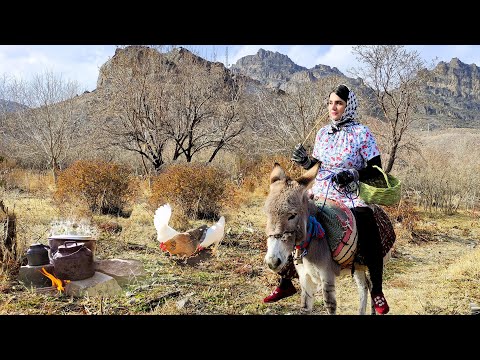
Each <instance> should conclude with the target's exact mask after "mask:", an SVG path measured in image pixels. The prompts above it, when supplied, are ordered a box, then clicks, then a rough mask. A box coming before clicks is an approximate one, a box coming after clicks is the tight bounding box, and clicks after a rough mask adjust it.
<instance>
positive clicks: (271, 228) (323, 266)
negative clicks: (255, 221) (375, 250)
mask: <svg viewBox="0 0 480 360" xmlns="http://www.w3.org/2000/svg"><path fill="white" fill-rule="evenodd" d="M319 166H320V164H319V163H317V164H316V165H315V166H314V167H312V168H311V169H310V170H308V171H307V172H306V173H305V174H303V175H302V176H301V177H299V178H298V179H296V180H294V179H291V178H290V177H289V176H287V175H286V173H285V171H284V170H283V169H282V167H281V166H280V165H279V164H278V163H275V166H274V168H273V170H272V172H271V174H270V191H269V194H268V196H267V199H266V201H265V205H264V211H265V213H266V215H267V225H266V235H267V237H268V239H267V253H266V255H265V258H264V261H265V263H266V264H267V266H268V267H269V268H270V269H271V270H272V271H274V272H277V273H278V272H280V271H281V270H282V269H283V268H284V266H286V264H287V261H288V258H289V256H290V255H291V254H292V251H293V250H294V249H295V245H298V244H300V243H301V242H302V241H304V240H305V239H306V236H307V221H308V217H309V216H310V215H315V214H316V213H317V211H319V209H318V207H317V206H316V205H315V203H314V201H313V200H311V199H310V198H309V196H308V194H307V190H308V189H309V188H310V187H311V186H312V185H313V181H314V180H315V176H316V174H317V171H318V168H319ZM389 257H390V251H389V252H388V253H387V254H386V255H385V257H384V263H385V262H386V261H387V260H388V258H389ZM295 268H296V270H297V273H298V275H299V281H300V287H301V303H300V305H301V311H302V312H305V313H310V312H311V311H312V309H313V303H314V295H315V293H317V292H318V291H319V290H320V289H321V290H322V295H323V300H324V304H325V307H326V309H327V312H328V314H332V315H333V314H336V311H337V300H336V295H335V279H336V277H337V276H340V275H341V273H343V272H344V271H342V270H346V271H348V270H351V266H350V267H349V268H348V267H347V268H344V269H342V266H341V265H340V264H338V263H337V262H336V261H335V260H334V259H333V257H332V252H331V250H330V247H329V245H328V243H327V241H312V242H311V243H310V244H309V247H308V253H307V254H306V255H305V256H304V257H303V258H302V263H297V262H295ZM353 277H354V279H355V282H356V284H357V288H358V293H359V296H360V306H359V310H358V312H359V314H360V315H364V314H365V313H366V308H367V297H368V294H369V293H370V291H371V286H372V284H371V281H370V278H369V276H368V275H367V267H366V266H365V265H362V264H359V263H354V273H353ZM371 314H375V308H374V305H373V304H371Z"/></svg>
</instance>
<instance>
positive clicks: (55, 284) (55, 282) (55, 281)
mask: <svg viewBox="0 0 480 360" xmlns="http://www.w3.org/2000/svg"><path fill="white" fill-rule="evenodd" d="M40 272H41V273H42V274H43V275H45V276H46V277H48V278H49V279H50V280H51V281H52V287H56V288H57V290H58V291H60V292H62V291H65V288H64V287H63V285H67V284H68V283H69V282H70V280H60V279H59V278H57V277H55V276H54V275H52V274H50V273H49V272H48V271H47V270H45V268H43V267H42V270H40Z"/></svg>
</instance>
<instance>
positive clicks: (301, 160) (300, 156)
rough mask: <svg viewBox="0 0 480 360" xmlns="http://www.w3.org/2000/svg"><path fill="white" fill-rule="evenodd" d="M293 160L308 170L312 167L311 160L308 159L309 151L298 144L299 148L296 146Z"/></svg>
mask: <svg viewBox="0 0 480 360" xmlns="http://www.w3.org/2000/svg"><path fill="white" fill-rule="evenodd" d="M291 160H292V161H295V162H296V163H297V164H298V165H301V166H302V167H303V168H306V167H307V166H308V165H310V158H309V157H308V154H307V150H305V148H304V147H303V145H302V144H297V146H295V149H294V150H293V153H292V158H291Z"/></svg>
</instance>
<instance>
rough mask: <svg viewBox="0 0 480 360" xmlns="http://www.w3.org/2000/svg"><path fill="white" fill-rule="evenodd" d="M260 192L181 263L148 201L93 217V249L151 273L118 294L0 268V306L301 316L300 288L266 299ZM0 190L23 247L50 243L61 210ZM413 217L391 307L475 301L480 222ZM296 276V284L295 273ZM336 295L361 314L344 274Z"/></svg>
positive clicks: (401, 310) (441, 307) (459, 306)
mask: <svg viewBox="0 0 480 360" xmlns="http://www.w3.org/2000/svg"><path fill="white" fill-rule="evenodd" d="M265 195H266V193H265V189H263V188H262V189H258V191H254V192H250V191H245V192H243V193H242V194H240V195H239V196H240V197H241V198H242V200H243V202H239V204H240V203H241V205H238V206H235V207H231V208H225V209H224V212H223V214H224V215H225V218H226V224H227V226H226V236H225V238H224V240H223V241H222V242H221V243H220V245H219V246H218V247H217V248H215V249H209V250H206V251H204V252H202V253H200V255H197V256H196V257H193V258H190V259H188V260H187V261H186V262H185V261H182V260H179V259H177V258H175V257H170V256H168V255H166V254H165V253H163V252H162V251H161V250H160V249H159V247H158V243H157V241H156V232H155V228H154V226H153V211H152V210H151V209H150V208H149V207H148V205H146V204H145V203H142V204H137V205H135V206H134V207H133V211H132V214H131V216H130V217H129V218H121V217H120V218H115V217H112V216H107V215H105V216H94V217H93V218H92V219H91V220H92V221H93V223H95V224H97V225H99V226H100V225H101V224H104V225H102V226H103V227H104V228H105V229H109V228H112V229H117V231H104V232H102V234H101V235H100V237H99V240H98V243H97V250H96V257H97V258H100V259H102V258H113V257H116V258H126V259H128V258H129V259H138V260H140V261H142V263H143V264H144V267H145V269H146V271H147V272H148V274H149V276H148V277H147V278H145V279H144V280H141V281H138V282H134V283H132V284H130V285H128V286H126V287H124V289H123V293H122V294H121V295H120V296H118V297H112V298H88V297H84V298H79V299H74V298H70V297H68V296H64V295H59V294H56V293H53V294H52V293H38V292H36V291H34V290H33V289H28V288H25V287H24V286H23V285H22V284H20V283H18V282H17V281H16V276H15V274H10V275H9V274H2V275H1V277H0V279H1V280H0V314H130V315H134V314H158V315H164V314H180V315H191V314H196V315H204V314H225V315H254V314H272V315H273V314H299V302H300V295H299V293H297V294H296V295H294V296H292V297H290V298H287V299H284V300H282V301H280V302H277V303H274V304H263V303H262V299H263V298H264V297H265V296H266V295H268V294H269V292H270V291H271V290H272V289H273V288H274V287H275V286H276V285H277V281H278V278H277V276H276V275H275V274H273V273H272V272H271V271H269V270H268V269H267V268H266V267H265V265H264V264H263V256H264V254H265V250H266V244H265V241H264V222H265V218H264V214H263V209H262V207H263V201H264V199H265ZM2 196H3V199H4V202H5V204H6V205H7V207H8V208H10V209H14V210H15V213H16V214H17V216H18V239H19V243H20V244H22V247H23V251H24V250H25V249H26V248H27V247H28V245H30V244H31V243H33V242H36V241H40V242H43V243H47V233H48V230H49V225H50V222H51V221H52V220H53V219H57V218H60V217H62V215H65V214H61V213H60V211H59V210H58V209H57V208H56V207H55V205H54V203H53V202H52V201H51V200H50V198H49V197H48V196H47V197H45V196H44V197H38V196H35V195H27V194H25V193H19V192H15V191H9V192H4V193H3V194H2ZM173 211H175V209H173ZM417 215H418V217H419V219H420V220H419V221H418V222H417V223H416V226H415V229H414V233H415V234H417V235H416V236H409V235H411V234H412V233H411V231H407V230H405V229H403V227H402V226H403V225H402V224H397V227H396V231H397V234H398V239H397V242H396V244H395V249H394V250H395V251H394V257H393V258H392V259H391V260H390V261H389V262H388V263H387V264H386V267H385V272H384V292H385V294H386V296H387V299H388V301H389V303H390V307H391V314H392V315H404V314H405V315H416V314H428V315H432V314H469V313H470V308H469V304H470V302H477V303H480V268H479V265H478V264H480V250H478V248H477V246H478V243H479V241H480V232H479V229H480V221H479V220H478V218H476V219H475V218H472V217H470V216H468V214H458V215H455V216H442V215H438V214H435V215H428V214H426V213H422V212H420V211H419V212H418V214H417ZM200 222H201V221H195V222H190V223H189V224H184V225H183V227H182V228H178V230H181V231H182V230H186V229H187V228H188V227H190V228H191V227H194V226H197V225H199V223H200ZM213 222H214V221H213V220H212V221H211V222H210V223H208V224H209V225H211V224H213ZM105 224H107V225H105ZM409 226H411V224H409ZM295 284H296V286H297V288H299V286H298V281H296V280H295ZM337 298H338V313H339V314H344V315H350V314H356V313H357V307H358V296H357V293H356V287H355V285H354V281H353V279H352V278H351V277H350V276H348V275H345V276H342V277H341V278H339V279H338V283H337ZM314 309H315V310H314V314H325V313H326V312H325V309H324V307H323V305H322V300H321V296H320V294H318V295H317V300H316V302H315V306H314Z"/></svg>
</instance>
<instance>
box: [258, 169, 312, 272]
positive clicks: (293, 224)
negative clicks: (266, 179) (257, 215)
mask: <svg viewBox="0 0 480 360" xmlns="http://www.w3.org/2000/svg"><path fill="white" fill-rule="evenodd" d="M318 167H319V163H317V164H316V165H315V166H314V167H313V168H311V169H310V170H308V171H307V172H306V173H305V174H304V175H302V176H301V177H299V178H298V179H295V180H294V179H291V178H290V177H289V176H287V175H286V174H285V171H284V170H283V169H282V167H281V166H280V165H279V164H278V163H275V166H274V167H273V170H272V172H271V174H270V192H269V194H268V196H267V199H266V201H265V206H264V211H265V213H266V215H267V226H266V234H267V254H266V255H265V263H266V264H267V265H268V267H269V268H270V269H272V270H273V271H276V272H278V271H280V270H281V269H282V268H283V267H284V266H285V264H286V262H287V259H288V256H289V255H290V254H291V252H292V251H293V250H294V248H295V244H299V243H300V242H302V241H303V240H305V237H306V231H307V220H308V195H307V190H308V189H309V188H310V187H311V186H312V185H313V181H314V180H315V176H316V174H317V172H318Z"/></svg>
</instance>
